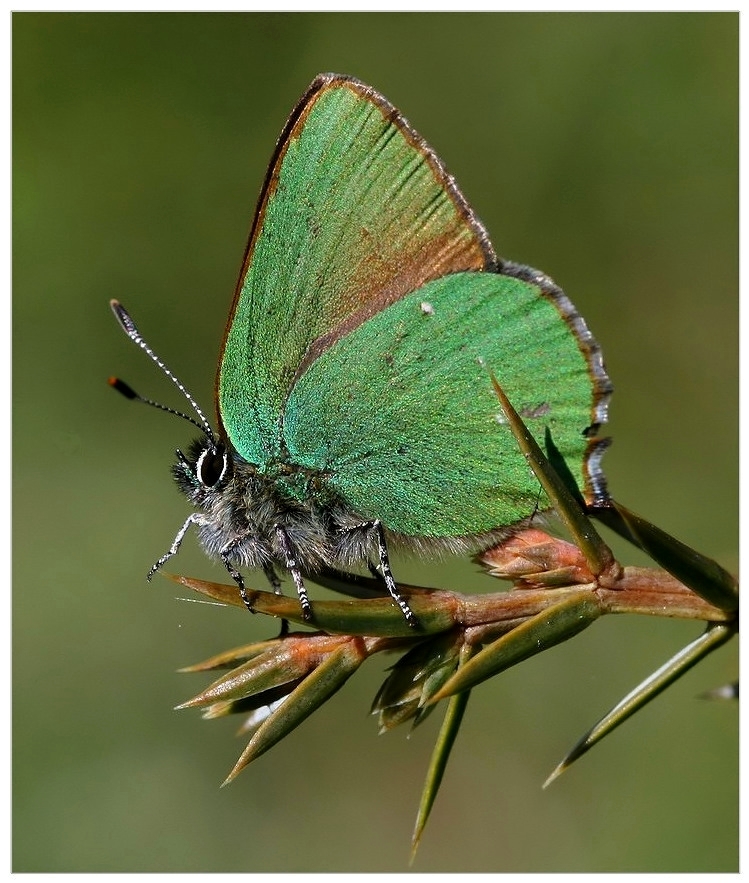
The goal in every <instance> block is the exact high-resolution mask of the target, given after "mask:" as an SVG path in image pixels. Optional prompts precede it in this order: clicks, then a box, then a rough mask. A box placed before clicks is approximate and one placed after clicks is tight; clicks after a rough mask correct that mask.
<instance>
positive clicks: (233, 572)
mask: <svg viewBox="0 0 749 883" xmlns="http://www.w3.org/2000/svg"><path fill="white" fill-rule="evenodd" d="M237 542H238V541H237V540H233V541H232V542H231V543H229V544H228V545H226V546H224V548H223V549H222V550H221V551H220V552H219V557H220V558H221V560H222V561H223V562H224V567H225V568H226V569H227V570H228V571H229V576H230V577H231V578H232V579H233V580H234V582H235V583H236V584H237V586H239V594H240V596H241V598H242V603H243V604H244V606H245V607H246V608H247V609H248V610H249V611H250V613H254V612H255V611H254V610H253V608H252V601H250V599H249V597H248V595H247V589H246V588H245V585H244V578H243V577H242V574H241V573H240V572H239V571H238V570H237V569H236V567H234V565H233V564H232V563H231V560H230V558H229V554H230V553H231V552H232V551H233V550H234V547H235V546H236V545H237Z"/></svg>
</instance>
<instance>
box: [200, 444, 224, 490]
mask: <svg viewBox="0 0 749 883" xmlns="http://www.w3.org/2000/svg"><path fill="white" fill-rule="evenodd" d="M228 468H229V458H228V457H227V454H226V451H225V450H223V449H218V450H217V449H216V448H206V449H205V450H204V451H203V453H202V454H201V455H200V457H198V462H197V463H196V464H195V474H196V475H197V477H198V480H199V481H200V483H201V484H202V485H203V486H204V487H216V485H217V484H219V483H220V482H221V480H222V479H223V478H224V476H225V475H226V472H227V470H228Z"/></svg>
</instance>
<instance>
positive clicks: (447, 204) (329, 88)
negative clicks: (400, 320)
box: [217, 74, 495, 464]
mask: <svg viewBox="0 0 749 883" xmlns="http://www.w3.org/2000/svg"><path fill="white" fill-rule="evenodd" d="M494 265H495V257H494V253H493V251H492V248H491V245H490V244H489V241H488V239H487V236H486V232H485V231H484V229H483V227H482V226H481V224H480V222H479V221H478V220H477V219H476V218H475V216H474V215H473V213H472V211H471V209H470V208H469V206H468V204H467V203H466V201H465V199H464V198H463V196H462V195H461V193H460V192H459V190H458V189H457V187H456V185H455V183H454V182H453V180H452V178H450V176H449V175H448V174H447V172H446V171H445V169H444V168H443V166H442V165H441V163H440V161H439V159H438V158H437V157H436V155H435V154H434V153H433V152H432V151H431V149H430V148H429V147H428V145H427V144H426V143H425V142H424V141H423V140H422V139H421V138H420V137H419V135H417V133H416V132H415V131H414V130H413V129H412V128H411V127H410V125H409V124H408V123H407V122H406V121H405V120H404V119H403V117H402V116H401V115H400V114H399V113H398V111H397V110H396V109H395V108H394V107H393V106H392V105H390V104H389V103H388V102H387V101H386V100H385V99H384V98H383V97H382V96H381V95H379V94H378V93H377V92H375V91H374V90H372V89H371V88H370V87H368V86H366V85H364V84H363V83H360V82H358V81H356V80H352V79H349V78H346V77H341V76H337V75H334V74H326V75H322V76H320V77H318V78H317V79H316V80H315V81H314V82H313V84H312V85H311V87H310V89H309V90H308V92H307V93H306V94H305V96H304V97H303V98H302V100H301V102H300V103H299V105H298V106H297V107H296V109H295V110H294V112H293V113H292V115H291V117H290V118H289V121H288V122H287V124H286V127H285V129H284V131H283V133H282V135H281V138H280V139H279V142H278V145H277V148H276V153H275V156H274V159H273V161H272V163H271V166H270V169H269V171H268V176H267V178H266V181H265V185H264V187H263V191H262V193H261V197H260V201H259V204H258V210H257V214H256V218H255V222H254V225H253V230H252V233H251V235H250V241H249V244H248V246H247V252H246V255H245V259H244V264H243V269H242V273H241V275H240V279H239V282H238V285H237V290H236V293H235V297H234V303H233V306H232V311H231V314H230V317H229V322H228V325H227V333H226V338H225V341H224V347H223V351H222V356H221V359H220V362H219V373H218V376H217V405H218V410H219V419H220V421H221V422H222V424H223V427H224V429H225V431H226V433H227V434H228V436H229V438H230V439H231V442H232V443H233V445H234V446H235V448H236V449H237V450H238V451H239V453H240V454H242V456H244V457H245V458H246V459H247V460H248V461H250V462H253V463H258V464H263V463H266V462H269V461H272V460H275V459H277V458H278V457H279V456H281V455H282V447H281V439H280V423H281V415H282V411H283V407H284V402H285V401H286V398H287V396H288V394H289V391H290V390H291V388H292V386H293V385H294V383H295V382H296V381H298V380H299V379H300V378H301V377H302V376H303V375H304V374H305V372H306V371H307V370H308V369H309V367H310V366H311V365H313V364H314V363H315V361H316V360H317V359H319V358H320V356H321V355H322V354H323V353H325V352H326V350H328V349H329V348H330V347H331V346H332V345H333V344H335V342H336V341H338V340H339V339H340V338H342V337H343V336H345V335H347V334H350V333H351V332H352V331H353V330H354V329H356V328H357V327H359V326H360V325H361V324H362V323H363V322H365V321H366V320H367V319H369V317H371V316H373V315H375V314H376V313H378V312H379V311H381V310H382V309H384V308H385V307H386V306H387V305H389V304H392V303H394V302H396V301H397V300H399V299H400V298H402V297H403V296H404V295H406V294H408V293H409V292H412V291H414V290H416V289H418V288H420V287H421V286H423V285H424V284H425V283H426V282H428V281H430V280H433V279H436V278H439V277H441V276H443V275H445V274H448V273H456V272H460V271H464V270H483V269H492V268H493V267H494Z"/></svg>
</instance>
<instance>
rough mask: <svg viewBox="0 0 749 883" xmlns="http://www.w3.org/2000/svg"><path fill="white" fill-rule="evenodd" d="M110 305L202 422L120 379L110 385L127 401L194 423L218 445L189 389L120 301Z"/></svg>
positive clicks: (130, 335)
mask: <svg viewBox="0 0 749 883" xmlns="http://www.w3.org/2000/svg"><path fill="white" fill-rule="evenodd" d="M109 305H110V307H111V308H112V312H113V313H114V315H115V318H116V319H117V321H118V322H119V323H120V327H121V328H122V330H123V331H124V332H125V334H127V336H128V337H129V338H130V340H132V341H133V343H137V344H138V346H139V347H140V348H141V349H142V350H143V351H144V352H145V353H146V355H147V356H148V357H149V358H150V359H151V361H153V362H155V363H156V364H157V365H158V367H159V368H160V369H161V371H162V372H163V373H164V374H166V376H167V377H168V378H169V379H170V380H171V381H172V383H173V384H174V385H175V386H176V387H177V389H178V390H179V391H180V392H181V393H182V395H183V396H184V397H185V398H186V399H187V401H188V402H189V403H190V405H191V406H192V408H193V410H194V411H195V413H196V414H197V415H198V419H199V420H200V422H198V421H197V420H193V418H192V417H190V416H189V415H188V414H183V413H182V411H177V410H176V409H175V408H169V407H167V406H166V405H162V404H159V402H154V401H152V400H151V399H146V398H144V397H143V396H141V395H138V393H137V392H136V391H135V390H134V389H133V388H132V387H130V386H128V384H127V383H125V382H124V380H120V378H119V377H110V378H109V385H110V386H112V387H114V389H116V390H117V392H119V393H121V394H122V395H124V396H125V398H127V399H133V400H135V401H138V402H143V404H144V405H152V406H153V407H154V408H159V409H160V410H162V411H166V412H167V413H169V414H174V415H175V416H177V417H182V418H183V419H184V420H187V421H189V422H190V423H192V424H193V426H197V427H198V429H199V430H200V431H201V432H204V433H205V434H206V435H207V436H208V438H209V439H210V440H211V441H212V442H213V443H214V445H215V444H216V437H215V435H214V434H213V430H212V429H211V424H210V423H209V422H208V420H207V419H206V416H205V414H204V413H203V412H202V410H201V409H200V406H199V405H198V403H197V402H196V401H195V399H194V398H193V397H192V396H191V395H190V393H189V392H188V391H187V389H185V387H184V385H183V384H182V382H181V381H180V380H179V379H178V378H177V376H176V375H175V374H174V373H173V372H172V371H170V370H169V368H167V366H166V365H165V364H164V362H162V361H161V359H160V358H159V357H158V356H157V355H156V353H155V352H154V351H153V350H152V349H151V347H150V346H149V345H148V344H147V343H146V342H145V340H144V339H143V337H142V336H141V333H140V331H138V328H137V326H136V324H135V322H133V320H132V317H131V316H130V313H128V311H127V310H126V309H125V308H124V307H123V306H122V304H121V303H120V302H119V301H118V300H114V299H113V300H110V301H109Z"/></svg>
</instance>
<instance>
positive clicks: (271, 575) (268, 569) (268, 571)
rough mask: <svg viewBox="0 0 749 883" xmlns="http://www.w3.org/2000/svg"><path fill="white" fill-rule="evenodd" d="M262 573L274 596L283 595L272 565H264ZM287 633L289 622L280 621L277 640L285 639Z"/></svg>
mask: <svg viewBox="0 0 749 883" xmlns="http://www.w3.org/2000/svg"><path fill="white" fill-rule="evenodd" d="M263 572H264V573H265V578H266V579H267V580H268V582H269V583H270V584H271V588H272V589H273V594H274V595H283V592H282V591H281V580H280V579H279V578H278V574H277V573H276V571H275V570H274V568H273V565H272V564H266V565H265V567H264V568H263ZM288 633H289V620H288V619H282V620H281V630H280V631H279V633H278V637H279V638H285V637H286V635H288Z"/></svg>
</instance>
